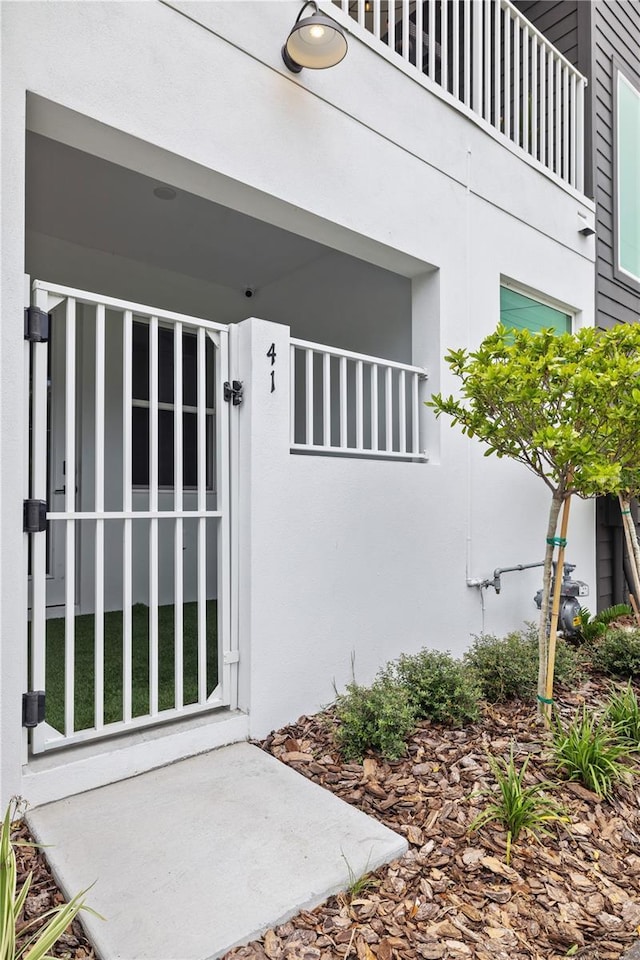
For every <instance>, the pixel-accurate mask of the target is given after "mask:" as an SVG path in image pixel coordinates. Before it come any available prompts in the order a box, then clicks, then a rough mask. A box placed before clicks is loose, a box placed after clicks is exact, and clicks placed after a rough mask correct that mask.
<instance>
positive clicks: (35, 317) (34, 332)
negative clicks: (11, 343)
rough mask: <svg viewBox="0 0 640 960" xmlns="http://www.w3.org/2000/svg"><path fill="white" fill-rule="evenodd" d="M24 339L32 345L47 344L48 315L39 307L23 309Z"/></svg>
mask: <svg viewBox="0 0 640 960" xmlns="http://www.w3.org/2000/svg"><path fill="white" fill-rule="evenodd" d="M24 339H25V340H31V342H32V343H48V342H49V314H48V313H46V312H45V311H44V310H41V309H40V307H25V308H24Z"/></svg>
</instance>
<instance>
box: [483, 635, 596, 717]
mask: <svg viewBox="0 0 640 960" xmlns="http://www.w3.org/2000/svg"><path fill="white" fill-rule="evenodd" d="M465 663H466V664H467V665H468V666H470V667H471V668H472V669H473V671H474V672H475V674H476V677H477V678H478V682H479V684H480V687H481V689H482V694H483V696H484V698H485V699H486V700H488V701H489V703H503V702H504V701H505V700H515V699H521V700H528V699H530V698H531V697H534V696H535V694H536V690H537V685H538V629H537V627H536V626H535V625H534V624H527V625H526V628H525V629H524V630H521V631H516V632H514V633H510V634H508V635H507V636H506V637H495V636H492V635H491V634H482V636H479V637H476V638H475V639H474V642H473V644H472V646H471V648H470V649H469V650H468V652H467V653H466V654H465ZM577 672H578V659H577V656H576V654H575V652H574V650H573V649H572V648H571V647H570V646H568V644H566V643H565V642H564V640H562V639H561V638H560V637H559V638H558V642H557V647H556V669H555V677H556V680H557V681H559V682H560V683H570V682H571V681H572V680H573V679H574V678H575V676H576V674H577Z"/></svg>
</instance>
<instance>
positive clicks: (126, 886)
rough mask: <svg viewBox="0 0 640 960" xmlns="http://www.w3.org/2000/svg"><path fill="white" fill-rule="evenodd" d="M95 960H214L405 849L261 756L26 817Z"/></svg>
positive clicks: (111, 789)
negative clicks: (81, 907) (83, 909)
mask: <svg viewBox="0 0 640 960" xmlns="http://www.w3.org/2000/svg"><path fill="white" fill-rule="evenodd" d="M27 819H28V821H29V824H30V826H31V829H32V830H33V832H34V834H35V837H36V839H37V840H38V841H39V842H40V843H43V844H46V845H47V850H46V853H47V857H48V859H49V862H50V864H51V866H52V869H53V871H54V874H55V876H56V879H57V880H58V882H59V884H60V886H61V887H62V889H63V891H64V892H65V894H66V895H67V896H71V895H73V894H74V893H76V892H77V891H78V890H81V889H84V888H86V887H88V886H89V885H90V884H92V883H94V881H95V886H94V887H93V889H92V890H91V892H90V894H89V896H88V902H89V904H90V906H92V907H93V908H94V909H95V910H97V911H98V912H99V913H101V914H102V915H103V916H104V917H105V918H106V920H105V921H101V920H98V919H96V918H94V917H92V916H91V915H90V914H86V915H84V916H83V923H84V926H85V928H86V930H87V933H88V935H89V938H90V939H91V941H92V942H93V944H94V946H95V948H96V950H97V952H98V954H99V956H100V958H101V960H210V958H214V957H219V956H222V955H223V954H224V953H225V952H226V951H227V950H230V949H231V947H234V946H237V945H238V944H241V943H246V942H248V941H249V940H252V939H254V938H255V937H257V936H259V935H260V934H261V933H263V932H264V931H265V930H267V929H268V928H269V927H272V926H274V925H275V924H277V923H281V922H283V921H284V920H286V919H287V918H289V917H291V916H293V915H294V914H296V913H298V912H299V911H300V910H302V909H309V908H311V907H314V906H317V905H318V904H319V903H322V901H323V900H326V898H327V897H329V896H330V895H331V894H333V893H336V892H337V891H338V890H341V889H345V888H346V887H347V886H348V885H349V879H350V872H351V877H353V876H354V875H355V876H357V877H359V876H361V875H362V874H363V873H367V872H369V871H370V870H374V869H375V868H376V867H378V866H380V865H381V864H382V863H386V862H388V861H390V860H393V859H395V858H396V857H399V856H400V855H402V854H403V853H404V852H405V850H406V849H407V843H406V840H405V839H404V837H401V836H399V835H398V834H396V833H394V832H393V831H391V830H389V829H388V828H387V827H385V826H383V825H382V824H380V823H378V821H376V820H374V819H372V818H371V817H368V816H366V815H365V814H364V813H362V812H360V811H359V810H356V809H355V808H354V807H351V806H349V804H347V803H345V802H344V801H342V800H340V799H338V798H337V797H335V796H334V795H333V794H331V793H329V792H328V791H326V790H323V789H322V788H321V787H318V786H317V785H316V784H314V783H311V782H310V781H308V780H306V779H305V778H304V777H302V776H301V775H300V774H298V773H296V772H295V771H294V770H291V769H290V768H289V767H286V766H285V765H284V764H282V763H280V762H279V761H277V760H275V759H274V758H273V757H271V756H269V755H268V754H266V753H264V752H263V751H262V750H260V749H259V748H258V747H254V746H252V745H250V744H247V743H239V744H234V745H232V746H229V747H222V748H220V749H219V750H214V751H212V752H210V753H207V754H203V755H201V756H198V757H193V758H191V759H188V760H182V761H180V762H178V763H174V764H172V765H171V766H167V767H163V768H161V769H159V770H154V771H151V772H150V773H145V774H142V775H140V776H138V777H134V778H132V779H130V780H124V781H122V782H120V783H114V784H111V785H109V786H106V787H101V788H99V789H97V790H91V791H89V792H88V793H83V794H80V795H78V796H75V797H70V798H68V799H65V800H58V801H56V802H55V803H51V804H48V805H46V806H42V807H38V808H36V809H35V810H32V811H31V812H30V813H29V814H28V817H27Z"/></svg>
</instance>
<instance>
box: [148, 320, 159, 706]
mask: <svg viewBox="0 0 640 960" xmlns="http://www.w3.org/2000/svg"><path fill="white" fill-rule="evenodd" d="M149 511H150V513H151V518H150V520H149V713H150V714H151V716H152V717H154V716H156V715H157V713H158V518H157V516H154V514H157V511H158V318H157V317H151V321H150V325H149Z"/></svg>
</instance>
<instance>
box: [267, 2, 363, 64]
mask: <svg viewBox="0 0 640 960" xmlns="http://www.w3.org/2000/svg"><path fill="white" fill-rule="evenodd" d="M307 7H315V11H316V12H315V13H313V14H312V15H311V16H310V17H305V18H304V19H302V20H301V19H300V18H301V17H302V14H303V13H304V11H305V10H306V9H307ZM346 55H347V40H346V37H345V35H344V30H343V29H342V27H341V26H340V25H339V24H338V23H336V21H335V20H332V19H331V17H327V16H325V15H324V14H322V13H319V12H318V4H317V3H315V2H314V0H310V2H308V3H304V4H303V5H302V8H301V10H300V13H299V14H298V16H297V17H296V22H295V23H294V25H293V28H292V30H291V33H290V34H289V36H288V37H287V42H286V43H285V45H284V47H283V48H282V59H283V60H284V62H285V65H286V67H287V69H288V70H291V72H292V73H300V71H301V70H302V68H303V67H308V68H309V69H310V70H326V68H327V67H335V65H336V64H337V63H340V61H341V60H344V58H345V57H346Z"/></svg>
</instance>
